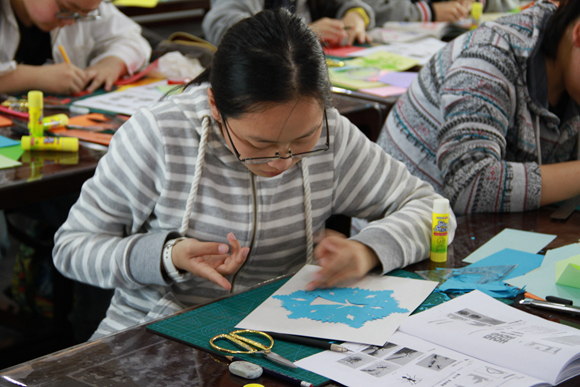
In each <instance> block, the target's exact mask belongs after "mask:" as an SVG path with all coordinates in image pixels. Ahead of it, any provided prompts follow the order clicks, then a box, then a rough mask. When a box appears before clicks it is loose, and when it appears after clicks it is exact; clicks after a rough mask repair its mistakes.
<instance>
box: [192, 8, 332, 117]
mask: <svg viewBox="0 0 580 387" xmlns="http://www.w3.org/2000/svg"><path fill="white" fill-rule="evenodd" d="M208 80H209V82H210V84H211V88H212V91H213V95H214V98H215V104H216V106H217V108H218V110H219V111H220V113H221V114H222V115H223V116H225V117H226V118H227V117H232V118H237V117H239V116H241V115H242V114H245V113H249V112H252V111H256V110H258V109H260V108H263V107H264V106H265V105H268V104H272V103H275V104H277V103H286V102H290V101H298V100H299V99H300V98H302V97H312V98H314V99H315V100H316V101H317V102H318V103H320V105H321V106H322V107H323V108H326V107H329V106H330V104H331V94H330V80H329V78H328V69H327V67H326V61H325V57H324V52H323V51H322V46H321V45H320V43H319V41H318V39H317V38H316V36H315V35H314V33H313V32H312V30H311V29H310V28H309V27H308V25H306V23H304V22H303V21H302V19H300V18H299V17H297V16H295V15H293V14H291V13H290V12H288V11H287V10H285V9H283V8H278V9H276V10H266V11H262V12H260V13H258V14H256V15H254V16H253V17H250V18H247V19H243V20H241V21H239V22H237V23H236V24H234V25H233V26H232V27H230V29H229V30H228V31H227V32H226V33H225V35H224V36H223V38H222V40H221V42H220V44H219V46H218V49H217V51H216V52H215V54H214V57H213V59H212V63H211V66H210V68H208V69H206V71H204V72H203V73H202V74H200V76H198V77H197V78H196V79H195V80H194V81H192V82H191V84H199V83H201V82H204V81H208Z"/></svg>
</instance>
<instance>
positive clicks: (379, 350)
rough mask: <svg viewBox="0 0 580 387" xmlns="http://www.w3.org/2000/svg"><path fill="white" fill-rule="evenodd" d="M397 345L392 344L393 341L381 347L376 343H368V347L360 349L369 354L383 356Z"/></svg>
mask: <svg viewBox="0 0 580 387" xmlns="http://www.w3.org/2000/svg"><path fill="white" fill-rule="evenodd" d="M396 347H397V344H393V343H387V344H385V345H383V346H382V347H379V346H377V345H370V346H368V347H366V348H365V349H363V350H362V352H363V353H366V354H367V355H371V356H374V357H383V356H386V355H387V354H389V353H391V352H393V350H394V348H396Z"/></svg>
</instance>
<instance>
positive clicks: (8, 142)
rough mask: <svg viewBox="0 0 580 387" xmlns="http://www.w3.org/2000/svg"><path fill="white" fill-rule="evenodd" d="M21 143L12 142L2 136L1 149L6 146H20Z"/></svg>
mask: <svg viewBox="0 0 580 387" xmlns="http://www.w3.org/2000/svg"><path fill="white" fill-rule="evenodd" d="M19 144H20V141H16V140H12V139H10V138H8V137H4V136H0V148H3V147H5V146H13V145H19Z"/></svg>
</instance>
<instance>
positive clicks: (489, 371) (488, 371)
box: [476, 366, 506, 378]
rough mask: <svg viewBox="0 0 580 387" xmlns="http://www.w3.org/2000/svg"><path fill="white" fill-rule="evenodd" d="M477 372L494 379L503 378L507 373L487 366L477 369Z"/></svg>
mask: <svg viewBox="0 0 580 387" xmlns="http://www.w3.org/2000/svg"><path fill="white" fill-rule="evenodd" d="M476 371H477V372H481V373H482V374H484V375H487V376H491V377H493V378H503V377H504V376H505V374H506V372H505V371H502V370H500V369H498V368H495V367H490V366H485V367H481V368H478V369H476Z"/></svg>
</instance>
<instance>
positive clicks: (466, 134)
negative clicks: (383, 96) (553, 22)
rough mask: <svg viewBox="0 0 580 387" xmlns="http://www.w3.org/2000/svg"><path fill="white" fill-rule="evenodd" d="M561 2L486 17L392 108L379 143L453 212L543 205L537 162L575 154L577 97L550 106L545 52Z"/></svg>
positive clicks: (432, 64)
mask: <svg viewBox="0 0 580 387" xmlns="http://www.w3.org/2000/svg"><path fill="white" fill-rule="evenodd" d="M554 10H555V6H554V5H553V4H551V3H538V5H536V6H534V7H531V8H529V9H528V10H526V11H525V12H521V13H519V14H514V15H510V16H507V17H504V18H501V19H499V20H498V21H496V22H488V23H484V24H483V25H482V26H481V27H480V28H478V29H476V30H474V31H472V32H469V33H466V34H464V35H462V36H460V37H458V38H457V39H455V40H454V41H452V42H451V43H449V44H448V45H447V46H446V47H445V48H443V49H442V50H441V51H440V52H439V53H438V54H436V55H435V56H433V58H431V60H430V61H429V63H428V64H427V65H426V66H425V67H424V68H423V69H422V70H421V71H420V72H419V75H418V77H417V78H416V79H415V81H414V82H413V83H412V85H411V87H410V88H409V90H408V91H407V93H406V94H405V95H404V96H402V97H401V98H400V99H399V101H398V103H397V104H396V106H395V107H394V108H393V109H392V111H391V112H390V113H389V116H388V118H387V121H386V124H385V129H384V130H383V132H382V133H381V135H380V137H379V139H378V143H379V145H381V147H382V148H383V149H385V151H386V152H387V153H389V154H391V155H392V156H393V157H395V158H397V159H399V160H401V161H403V162H404V163H405V164H406V165H407V167H408V168H409V169H410V170H411V172H412V173H413V174H415V175H416V176H419V177H421V178H422V179H424V180H426V181H428V182H429V183H431V184H432V185H433V186H434V188H435V189H436V190H437V191H438V192H439V193H441V194H443V195H444V196H446V197H448V198H449V199H450V201H451V204H452V206H453V209H454V211H455V213H460V214H462V213H469V212H509V211H525V210H531V209H535V208H538V207H539V204H540V196H541V175H540V168H539V164H541V163H544V164H550V163H558V162H563V161H567V160H572V159H576V158H577V153H578V130H579V127H580V120H579V111H580V110H579V109H578V105H577V104H576V103H575V102H574V101H573V100H572V99H571V98H569V97H568V96H567V95H566V97H565V98H564V102H562V103H561V104H560V105H561V106H560V105H559V106H558V109H556V111H558V112H559V113H558V115H559V117H558V116H557V115H556V114H554V113H552V112H551V111H550V110H549V109H548V107H549V105H548V97H547V96H548V94H547V76H546V69H545V62H544V57H543V54H542V53H541V52H540V50H539V46H540V42H541V39H542V31H543V28H544V27H545V25H546V22H547V20H548V19H549V17H550V16H551V14H552V13H553V11H554Z"/></svg>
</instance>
